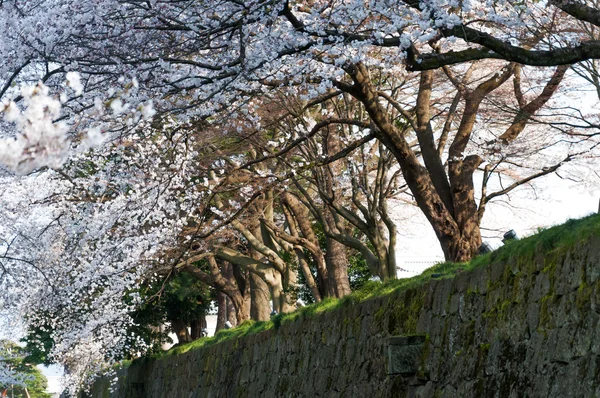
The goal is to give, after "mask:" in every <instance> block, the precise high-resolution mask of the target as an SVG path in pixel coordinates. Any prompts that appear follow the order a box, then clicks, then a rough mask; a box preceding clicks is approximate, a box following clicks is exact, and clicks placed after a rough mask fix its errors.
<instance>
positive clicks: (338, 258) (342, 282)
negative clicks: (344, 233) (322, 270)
mask: <svg viewBox="0 0 600 398" xmlns="http://www.w3.org/2000/svg"><path fill="white" fill-rule="evenodd" d="M325 263H326V264H327V273H328V275H329V282H330V286H331V287H332V288H333V289H334V290H333V294H334V296H335V297H344V296H347V295H348V294H350V293H352V291H351V290H350V280H349V279H348V256H347V255H346V246H344V245H343V244H341V243H340V242H338V241H337V240H335V239H333V238H327V251H326V253H325Z"/></svg>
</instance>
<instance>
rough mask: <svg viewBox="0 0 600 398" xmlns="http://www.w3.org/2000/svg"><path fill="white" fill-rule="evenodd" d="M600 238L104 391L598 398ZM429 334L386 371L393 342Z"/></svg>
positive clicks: (125, 375)
mask: <svg viewBox="0 0 600 398" xmlns="http://www.w3.org/2000/svg"><path fill="white" fill-rule="evenodd" d="M599 320H600V238H592V239H591V240H590V241H588V242H586V243H583V244H581V245H579V247H577V248H575V249H574V250H571V251H565V252H561V253H542V252H538V253H536V255H534V256H533V257H532V258H530V259H527V260H525V259H520V260H519V259H514V260H511V261H509V262H508V263H503V264H500V263H494V264H491V265H488V266H484V267H481V268H477V269H475V270H473V271H471V272H463V273H459V274H458V275H456V276H455V277H453V278H442V279H432V280H431V281H429V282H427V283H425V284H424V285H423V286H420V287H418V288H413V289H409V290H405V291H400V292H395V293H392V294H391V295H388V296H385V297H380V298H376V299H372V300H369V301H366V302H362V303H358V304H354V305H347V306H345V307H342V308H339V309H336V310H334V311H330V312H327V313H323V314H320V315H317V316H314V317H311V318H307V319H300V320H298V321H297V322H292V323H283V324H282V325H281V326H279V328H277V329H272V330H268V331H265V332H262V333H259V334H256V335H251V336H246V337H243V338H240V339H237V340H233V341H225V342H222V343H219V344H216V345H214V346H209V347H206V348H202V349H198V350H195V351H191V352H188V353H185V354H182V355H177V356H168V357H165V358H162V359H157V360H140V361H136V362H134V364H133V365H131V366H130V367H129V368H127V369H124V370H121V371H119V376H120V377H119V381H118V382H117V384H116V385H115V386H114V387H113V390H112V392H110V393H109V390H108V388H109V386H108V383H107V382H105V381H98V382H97V383H96V385H95V386H94V389H93V392H92V394H91V395H92V396H93V398H97V397H105V396H111V397H119V398H121V397H122V398H125V397H126V398H137V397H140V398H141V397H144V398H158V397H231V398H233V397H328V398H329V397H409V396H410V397H427V398H429V397H600V325H599V324H598V321H599ZM411 334H420V335H426V336H427V339H426V343H425V346H424V347H423V350H422V353H421V354H420V355H419V357H417V358H415V362H416V367H415V368H416V369H418V370H416V372H415V374H409V375H388V374H387V358H388V357H387V343H388V337H390V336H396V335H411Z"/></svg>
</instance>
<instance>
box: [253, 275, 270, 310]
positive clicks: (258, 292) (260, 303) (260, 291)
mask: <svg viewBox="0 0 600 398" xmlns="http://www.w3.org/2000/svg"><path fill="white" fill-rule="evenodd" d="M250 296H251V300H250V317H251V318H252V319H254V320H256V321H268V320H269V317H270V314H271V300H270V296H271V294H270V293H269V286H267V284H266V283H265V281H263V280H262V278H261V277H260V276H258V275H256V274H252V273H251V274H250Z"/></svg>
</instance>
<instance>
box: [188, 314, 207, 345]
mask: <svg viewBox="0 0 600 398" xmlns="http://www.w3.org/2000/svg"><path fill="white" fill-rule="evenodd" d="M206 326H207V324H206V316H205V315H204V314H202V316H200V319H195V320H193V321H192V322H190V337H191V338H192V340H197V339H199V338H200V337H202V329H204V328H206Z"/></svg>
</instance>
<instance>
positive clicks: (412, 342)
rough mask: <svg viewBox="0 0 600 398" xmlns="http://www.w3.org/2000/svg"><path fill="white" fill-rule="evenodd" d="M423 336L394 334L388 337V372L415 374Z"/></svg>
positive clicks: (421, 351)
mask: <svg viewBox="0 0 600 398" xmlns="http://www.w3.org/2000/svg"><path fill="white" fill-rule="evenodd" d="M425 340H426V338H425V336H420V335H413V336H394V337H390V338H389V339H388V374H403V375H410V374H415V373H416V372H417V370H418V362H419V359H420V358H421V355H422V354H423V346H424V344H425Z"/></svg>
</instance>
